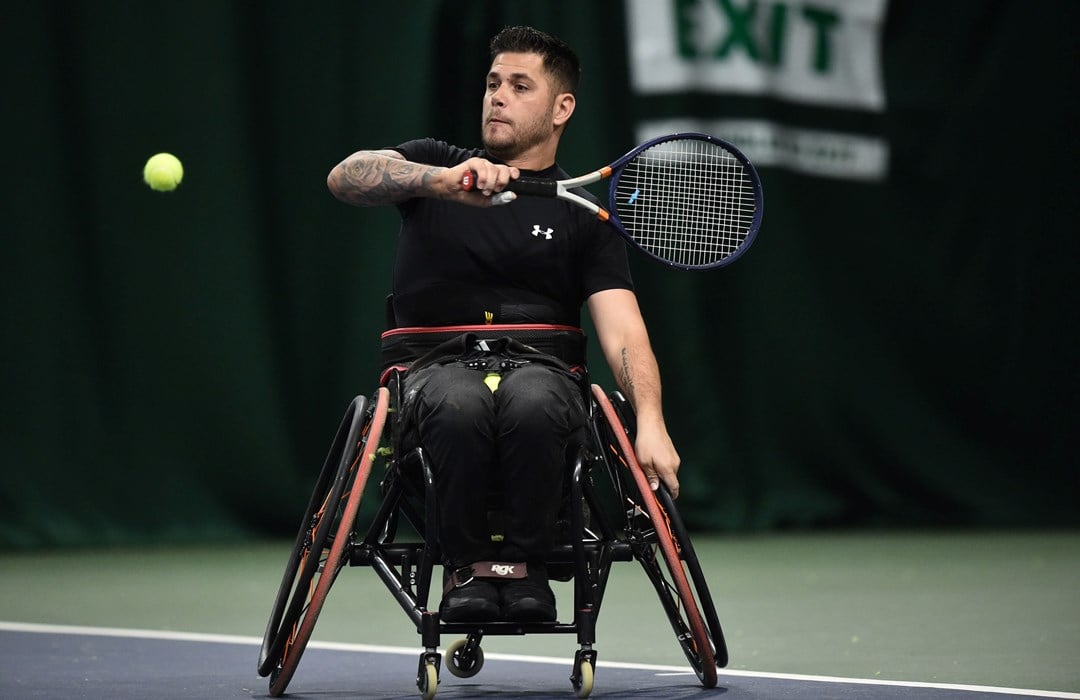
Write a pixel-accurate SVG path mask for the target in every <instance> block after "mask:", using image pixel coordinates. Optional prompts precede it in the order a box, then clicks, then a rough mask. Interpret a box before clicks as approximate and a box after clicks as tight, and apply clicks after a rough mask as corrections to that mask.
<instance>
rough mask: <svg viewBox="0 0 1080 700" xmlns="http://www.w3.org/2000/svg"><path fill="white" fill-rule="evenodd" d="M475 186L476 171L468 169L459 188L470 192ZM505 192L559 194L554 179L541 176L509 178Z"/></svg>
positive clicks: (544, 195) (545, 195)
mask: <svg viewBox="0 0 1080 700" xmlns="http://www.w3.org/2000/svg"><path fill="white" fill-rule="evenodd" d="M475 187H476V171H475V170H470V171H469V172H467V173H465V177H463V178H461V189H463V190H465V191H466V192H471V191H472V190H473V188H475ZM506 191H507V192H516V193H517V194H528V195H532V196H534V197H556V196H558V194H559V184H558V182H556V181H555V180H549V179H546V178H542V177H519V178H518V179H516V180H511V181H510V184H509V185H507V186H506Z"/></svg>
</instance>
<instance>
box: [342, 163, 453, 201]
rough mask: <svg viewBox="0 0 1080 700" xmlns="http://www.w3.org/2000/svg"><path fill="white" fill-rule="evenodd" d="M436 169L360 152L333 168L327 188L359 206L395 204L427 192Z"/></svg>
mask: <svg viewBox="0 0 1080 700" xmlns="http://www.w3.org/2000/svg"><path fill="white" fill-rule="evenodd" d="M439 170H442V168H438V167H435V166H429V165H423V164H421V163H412V162H410V161H407V160H401V159H399V158H391V157H388V156H384V155H380V154H377V153H359V154H355V155H353V156H350V157H349V158H347V159H346V160H345V161H344V162H343V163H341V165H339V166H338V167H336V168H334V170H333V171H332V172H331V174H330V189H331V191H333V193H334V195H335V196H337V197H338V198H339V199H341V200H342V201H344V202H347V203H348V204H352V205H355V206H359V207H373V206H380V205H384V204H397V203H398V202H403V201H405V200H406V199H410V198H412V197H416V196H421V195H427V194H430V193H431V188H430V185H431V182H432V179H433V178H434V177H435V174H436V173H437V172H438V171H439Z"/></svg>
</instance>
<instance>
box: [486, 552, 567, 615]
mask: <svg viewBox="0 0 1080 700" xmlns="http://www.w3.org/2000/svg"><path fill="white" fill-rule="evenodd" d="M500 600H501V602H502V616H503V619H504V620H508V621H512V622H551V621H554V620H555V594H554V593H553V592H552V590H551V585H550V584H549V583H548V577H547V571H545V570H544V569H543V568H542V567H535V568H534V567H533V566H531V565H530V566H529V577H528V578H523V579H516V580H513V581H507V582H506V583H504V584H503V585H502V591H501V592H500Z"/></svg>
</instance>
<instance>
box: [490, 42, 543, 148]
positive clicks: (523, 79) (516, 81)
mask: <svg viewBox="0 0 1080 700" xmlns="http://www.w3.org/2000/svg"><path fill="white" fill-rule="evenodd" d="M543 62H544V59H543V57H541V56H540V55H539V54H534V53H501V54H499V55H498V56H496V57H495V60H494V61H492V64H491V71H490V72H489V73H488V76H487V89H486V90H485V91H484V109H483V123H482V125H481V136H482V140H483V143H484V148H486V149H487V151H488V152H489V153H491V154H492V155H494V156H496V157H498V158H501V159H503V160H511V159H513V158H515V157H517V156H520V155H521V154H522V153H525V152H526V151H527V150H529V149H530V148H532V147H533V146H536V145H537V144H540V143H543V142H544V141H545V140H547V139H549V138H551V136H552V134H553V133H554V124H553V122H552V113H553V108H554V105H555V90H554V88H553V86H552V84H551V78H550V76H549V75H548V73H547V71H546V70H544V65H543Z"/></svg>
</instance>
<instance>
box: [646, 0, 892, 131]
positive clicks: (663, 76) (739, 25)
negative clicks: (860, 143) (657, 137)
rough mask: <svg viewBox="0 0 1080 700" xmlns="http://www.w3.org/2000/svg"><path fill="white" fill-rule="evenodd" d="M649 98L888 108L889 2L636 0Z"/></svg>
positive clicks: (868, 0)
mask: <svg viewBox="0 0 1080 700" xmlns="http://www.w3.org/2000/svg"><path fill="white" fill-rule="evenodd" d="M627 9H628V16H629V29H630V47H631V48H630V52H631V56H630V73H631V78H632V84H633V86H634V89H635V91H636V92H637V93H638V94H641V95H647V94H662V93H674V92H709V93H737V94H746V95H755V96H762V97H773V98H778V99H782V100H787V101H792V102H800V103H805V104H813V105H822V106H829V107H839V108H853V109H861V110H868V111H874V112H881V111H884V109H885V91H884V88H883V85H882V83H883V81H882V77H881V58H880V54H881V46H880V44H881V28H882V25H883V24H884V19H885V18H884V15H885V0H812V1H810V2H780V1H776V0H627Z"/></svg>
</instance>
